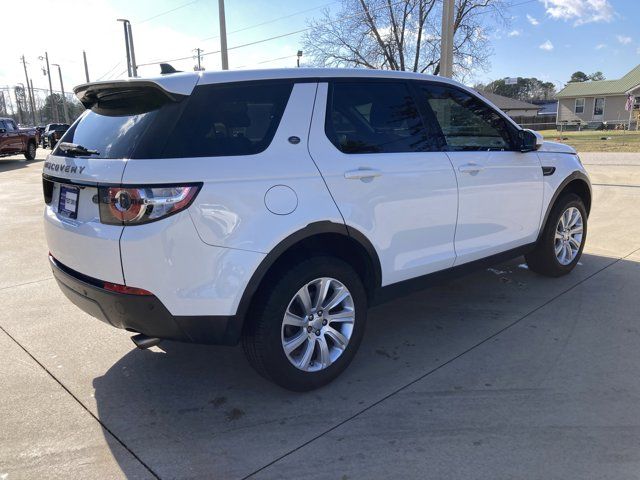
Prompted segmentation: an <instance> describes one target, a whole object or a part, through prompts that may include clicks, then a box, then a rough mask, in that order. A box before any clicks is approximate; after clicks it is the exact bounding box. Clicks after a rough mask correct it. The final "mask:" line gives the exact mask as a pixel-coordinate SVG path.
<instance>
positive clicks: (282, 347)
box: [243, 256, 367, 391]
mask: <svg viewBox="0 0 640 480" xmlns="http://www.w3.org/2000/svg"><path fill="white" fill-rule="evenodd" d="M267 288H268V290H266V291H264V292H260V297H259V298H258V299H257V301H256V302H255V304H254V305H253V307H252V308H251V311H250V314H249V316H248V318H247V320H246V322H247V323H246V324H245V331H244V334H243V346H244V350H245V353H246V355H247V358H248V359H249V362H250V363H251V365H252V366H253V367H254V368H255V369H256V370H257V371H258V372H259V373H260V374H261V375H263V376H265V377H266V378H268V379H270V380H272V381H274V382H275V383H277V384H278V385H280V386H282V387H284V388H287V389H290V390H296V391H305V390H312V389H314V388H318V387H320V386H322V385H325V384H326V383H328V382H330V381H331V380H333V379H334V378H336V377H337V376H338V375H340V373H342V371H343V370H344V369H345V368H346V367H347V366H348V365H349V363H350V362H351V360H352V359H353V357H354V355H355V353H356V350H357V349H358V346H359V345H360V341H361V339H362V335H363V333H364V327H365V322H366V316H367V312H366V310H367V300H366V293H365V290H364V287H363V285H362V281H361V280H360V278H359V276H358V274H357V273H356V272H355V271H354V270H353V268H351V266H349V265H348V264H347V263H345V262H343V261H342V260H339V259H337V258H333V257H324V256H322V257H321V256H318V257H311V258H309V259H307V260H304V261H302V262H300V263H298V264H296V265H295V266H294V267H293V268H291V269H289V270H288V271H286V272H285V273H284V274H283V275H281V276H280V277H279V280H278V281H277V282H276V283H274V284H271V285H269V286H268V287H267Z"/></svg>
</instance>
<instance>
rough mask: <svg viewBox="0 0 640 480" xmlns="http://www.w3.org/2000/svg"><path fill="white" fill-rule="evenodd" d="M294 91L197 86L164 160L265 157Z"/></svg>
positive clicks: (276, 86) (273, 85) (268, 85)
mask: <svg viewBox="0 0 640 480" xmlns="http://www.w3.org/2000/svg"><path fill="white" fill-rule="evenodd" d="M292 88H293V84H292V83H291V82H289V81H287V82H262V83H247V84H242V83H237V84H230V85H201V86H198V87H196V88H195V89H194V91H193V93H192V94H191V96H190V98H189V100H188V101H187V102H188V103H187V105H186V107H185V110H184V113H183V114H182V116H181V118H180V120H179V121H178V123H177V124H176V127H175V129H174V131H173V133H172V134H171V136H170V138H169V140H168V141H167V143H166V147H165V150H164V152H163V154H162V156H163V157H209V156H222V155H252V154H256V153H260V152H262V151H263V150H265V149H266V148H267V147H268V146H269V144H270V143H271V140H272V139H273V136H274V135H275V133H276V130H277V129H278V125H279V124H280V119H281V118H282V114H283V113H284V109H285V107H286V104H287V101H288V99H289V95H290V94H291V89H292Z"/></svg>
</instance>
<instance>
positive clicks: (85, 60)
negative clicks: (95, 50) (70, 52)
mask: <svg viewBox="0 0 640 480" xmlns="http://www.w3.org/2000/svg"><path fill="white" fill-rule="evenodd" d="M82 58H83V59H84V76H85V78H86V79H87V83H89V82H90V81H91V80H89V66H88V65H87V52H85V51H84V50H83V51H82Z"/></svg>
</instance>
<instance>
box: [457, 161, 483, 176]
mask: <svg viewBox="0 0 640 480" xmlns="http://www.w3.org/2000/svg"><path fill="white" fill-rule="evenodd" d="M482 170H484V167H483V166H482V165H478V164H477V163H466V164H464V165H460V166H459V167H458V171H459V172H462V173H470V174H471V175H475V174H476V173H478V172H480V171H482Z"/></svg>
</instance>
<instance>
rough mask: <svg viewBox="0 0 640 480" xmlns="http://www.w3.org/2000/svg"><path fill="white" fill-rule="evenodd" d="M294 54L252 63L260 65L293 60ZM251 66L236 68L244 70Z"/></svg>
mask: <svg viewBox="0 0 640 480" xmlns="http://www.w3.org/2000/svg"><path fill="white" fill-rule="evenodd" d="M295 56H296V55H295V53H290V54H289V55H285V56H284V57H278V58H270V59H269V60H262V61H261V62H256V63H254V65H262V64H263V63H271V62H276V61H278V60H285V59H287V58H295ZM250 66H251V65H241V66H239V67H236V68H246V67H250Z"/></svg>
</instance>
